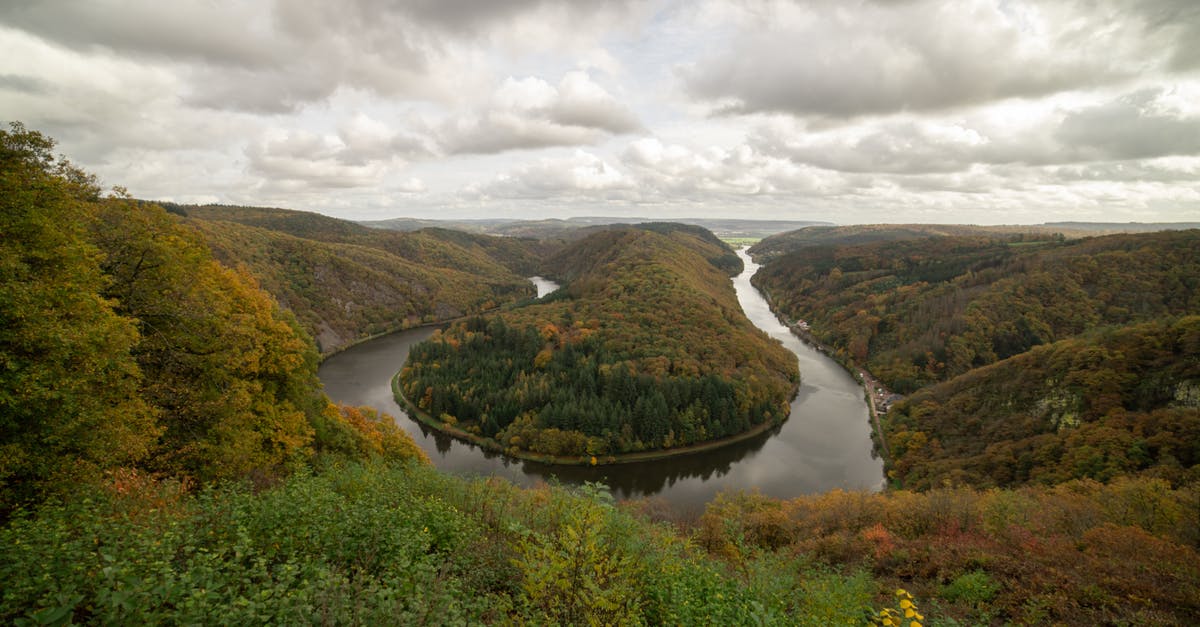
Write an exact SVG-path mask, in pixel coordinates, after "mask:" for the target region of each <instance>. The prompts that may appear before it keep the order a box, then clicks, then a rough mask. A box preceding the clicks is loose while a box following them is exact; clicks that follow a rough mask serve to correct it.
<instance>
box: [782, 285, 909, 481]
mask: <svg viewBox="0 0 1200 627" xmlns="http://www.w3.org/2000/svg"><path fill="white" fill-rule="evenodd" d="M759 292H760V293H761V294H762V296H763V300H765V301H766V302H767V306H768V307H769V308H770V309H771V313H773V314H775V317H776V318H777V319H778V320H779V321H780V322H781V323H782V324H783V325H784V326H786V327H787V328H788V330H789V331H791V333H792V335H794V336H796V337H797V338H798V339H799V340H800V341H801V342H804V343H805V344H807V345H809V346H811V347H812V348H813V349H814V350H816V351H817V352H819V353H821V354H822V355H825V356H826V357H828V358H829V359H831V360H833V361H834V362H835V363H837V364H838V365H839V366H841V367H842V368H844V369H845V370H846V372H848V373H849V374H850V375H851V376H852V377H854V379H855V380H856V381H858V382H859V384H860V385H861V386H862V391H863V398H864V399H865V400H866V402H867V414H868V416H869V417H870V421H871V435H872V438H871V439H872V441H873V442H874V443H875V446H876V450H877V451H878V452H879V453H880V454H881V455H882V456H883V459H884V461H886V462H890V461H891V459H892V454H891V449H890V448H888V443H887V438H886V437H885V436H884V432H883V424H882V422H881V421H880V414H881V413H882V414H886V413H887V404H890V402H891V399H892V398H893V397H894V396H895V395H894V394H892V393H891V392H890V391H888V389H887V388H886V387H884V385H883V384H882V383H881V382H880V381H879V380H878V379H876V378H875V377H874V376H872V375H871V373H870V372H868V371H867V369H866V368H865V367H862V366H860V365H858V364H856V363H854V361H853V360H851V359H849V358H848V357H846V356H845V355H844V354H842V353H839V352H838V351H834V350H830V348H829V347H827V346H825V345H824V344H822V343H821V342H820V341H819V340H817V338H816V336H814V335H813V334H812V330H811V329H809V327H808V324H806V323H805V322H804V321H796V322H792V321H791V320H789V319H788V317H787V316H786V315H784V313H783V312H782V311H780V310H779V309H778V308H777V307H776V306H775V300H774V299H773V298H771V295H770V294H769V293H768V292H766V291H763V290H759ZM877 396H878V397H879V402H878V403H877V402H876V397H877ZM885 402H886V403H887V404H885Z"/></svg>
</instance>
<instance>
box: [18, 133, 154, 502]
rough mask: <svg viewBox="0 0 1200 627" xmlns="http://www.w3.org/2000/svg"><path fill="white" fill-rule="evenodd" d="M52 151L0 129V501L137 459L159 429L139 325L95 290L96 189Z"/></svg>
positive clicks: (38, 493)
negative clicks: (144, 389) (91, 236)
mask: <svg viewBox="0 0 1200 627" xmlns="http://www.w3.org/2000/svg"><path fill="white" fill-rule="evenodd" d="M53 147H54V142H53V141H52V140H50V139H49V138H47V137H45V136H43V135H42V134H40V133H38V132H36V131H28V130H26V129H25V128H24V127H23V126H22V125H20V124H18V123H13V124H12V125H10V130H9V131H2V130H0V508H7V507H9V506H11V505H13V504H15V503H18V502H22V501H29V500H32V499H36V498H40V497H42V496H45V495H46V494H48V493H52V492H57V491H61V490H64V489H66V488H67V487H69V486H70V485H72V484H73V483H74V482H77V481H80V480H85V479H88V478H94V477H96V476H98V475H99V474H100V472H102V471H103V470H106V469H110V468H114V467H116V466H120V465H123V464H130V463H133V462H136V461H138V460H141V459H142V458H144V457H145V455H146V454H147V453H148V451H149V450H150V447H151V445H152V444H153V443H154V442H155V440H156V439H157V436H158V433H159V430H158V429H157V427H156V426H155V424H154V416H155V412H154V411H153V410H152V409H151V408H150V406H149V405H148V404H147V403H145V402H144V401H143V400H142V399H141V398H140V397H139V396H138V394H137V390H138V386H139V384H140V383H141V382H142V380H143V379H142V374H141V371H140V370H139V368H138V366H137V363H136V362H135V360H134V358H133V356H132V355H131V353H130V350H131V348H132V347H133V346H134V345H135V344H136V343H137V341H138V338H139V336H138V332H137V329H136V328H135V326H134V322H133V321H132V320H130V319H129V318H126V317H123V316H120V315H118V314H117V313H116V312H115V311H114V310H113V305H112V302H111V301H109V300H108V299H106V298H104V297H103V296H102V295H101V294H100V292H99V290H101V289H103V288H104V287H105V286H107V285H108V280H107V278H106V277H105V276H104V274H103V273H102V272H101V269H100V260H101V255H100V252H99V251H98V250H97V249H96V248H95V247H94V246H92V245H91V244H90V243H89V242H88V241H87V238H86V231H85V229H84V224H85V218H86V215H87V213H88V212H89V210H90V208H91V206H92V203H94V202H95V200H96V199H97V197H98V196H99V189H98V188H97V186H96V184H95V181H94V179H92V177H90V176H88V175H86V174H85V173H83V172H82V171H81V170H78V169H77V168H75V167H74V166H72V165H71V164H70V163H68V162H67V161H65V160H62V159H55V158H54V157H53V156H52V154H51V150H52V149H53Z"/></svg>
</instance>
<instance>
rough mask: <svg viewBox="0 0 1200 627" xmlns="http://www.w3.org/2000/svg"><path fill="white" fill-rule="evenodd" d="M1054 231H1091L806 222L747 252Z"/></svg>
mask: <svg viewBox="0 0 1200 627" xmlns="http://www.w3.org/2000/svg"><path fill="white" fill-rule="evenodd" d="M1055 235H1066V236H1073V237H1082V236H1084V235H1095V233H1094V232H1090V231H1083V230H1081V229H1072V228H1069V227H1068V226H1065V225H1062V226H1039V225H1013V226H972V225H963V224H856V225H850V226H810V227H805V228H803V229H798V230H795V231H787V232H785V233H778V234H775V235H771V236H769V237H765V238H763V240H762V241H761V242H759V243H757V244H755V245H754V246H752V247H751V248H750V254H751V255H752V256H753V257H754V258H755V259H756V260H758V261H759V262H760V263H766V262H768V261H770V260H772V259H776V258H778V257H780V256H782V255H786V254H787V253H790V252H794V251H798V250H801V249H804V248H814V247H825V246H853V245H858V244H870V243H872V242H898V241H904V240H915V239H926V238H930V237H1004V238H1013V239H1018V238H1021V239H1030V240H1039V239H1049V238H1051V237H1053V236H1055Z"/></svg>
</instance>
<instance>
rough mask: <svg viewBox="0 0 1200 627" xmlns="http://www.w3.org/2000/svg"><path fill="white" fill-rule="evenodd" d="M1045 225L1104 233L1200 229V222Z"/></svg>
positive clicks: (1049, 223) (1069, 223)
mask: <svg viewBox="0 0 1200 627" xmlns="http://www.w3.org/2000/svg"><path fill="white" fill-rule="evenodd" d="M1043 226H1047V227H1050V228H1063V229H1068V230H1071V231H1100V232H1102V233H1151V232H1154V231H1184V230H1187V229H1200V222H1047V223H1045V224H1044V225H1043Z"/></svg>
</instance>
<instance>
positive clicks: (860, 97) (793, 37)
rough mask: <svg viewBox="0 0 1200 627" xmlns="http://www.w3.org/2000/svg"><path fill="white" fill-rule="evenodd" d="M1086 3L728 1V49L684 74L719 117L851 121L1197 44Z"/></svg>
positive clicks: (1130, 10) (1140, 62)
mask: <svg viewBox="0 0 1200 627" xmlns="http://www.w3.org/2000/svg"><path fill="white" fill-rule="evenodd" d="M1093 4H1095V3H1083V2H1079V3H1075V2H1068V1H1066V0H1063V1H1061V2H1038V3H1035V2H1022V1H1019V0H1015V1H1012V2H997V1H995V0H968V1H966V2H958V1H955V2H949V1H946V0H911V1H906V2H884V1H875V2H872V1H870V0H857V1H854V2H848V3H842V2H828V3H826V2H797V3H792V2H782V1H779V2H750V3H746V5H737V4H734V5H731V8H729V9H727V11H728V12H729V18H728V20H729V22H730V23H732V24H733V26H732V27H729V28H732V29H733V33H732V34H731V35H730V36H729V39H730V45H728V46H722V47H718V48H717V51H716V52H714V53H712V54H710V55H708V56H707V57H706V58H704V59H701V60H700V61H698V62H695V63H693V64H691V65H689V66H685V67H684V68H682V69H681V70H680V75H681V77H682V79H683V83H684V86H685V89H687V90H688V92H689V93H690V94H691V95H692V96H693V97H695V98H699V99H701V100H704V101H707V102H711V103H714V104H715V105H716V106H717V107H718V110H719V111H722V112H726V113H753V112H777V113H787V114H793V115H798V116H823V117H829V118H853V117H856V116H864V115H875V114H889V113H895V112H902V111H909V112H912V111H939V110H946V109H952V108H956V107H963V106H970V105H979V104H982V103H988V102H993V101H999V100H1004V99H1008V98H1035V97H1040V96H1045V95H1049V94H1055V93H1059V92H1063V91H1068V90H1074V89H1084V88H1091V87H1095V86H1099V85H1109V84H1114V83H1117V82H1121V81H1125V80H1127V79H1130V78H1133V77H1135V76H1139V75H1142V74H1144V73H1145V72H1147V71H1148V70H1151V69H1156V68H1157V69H1165V68H1168V67H1170V66H1172V65H1173V63H1174V62H1173V61H1172V59H1176V58H1177V56H1178V55H1180V54H1182V55H1184V56H1190V55H1191V54H1192V52H1190V51H1191V50H1192V49H1194V48H1195V46H1196V44H1195V43H1194V42H1193V41H1192V40H1189V39H1187V38H1186V37H1185V35H1184V31H1186V30H1188V29H1180V28H1176V27H1173V26H1170V25H1159V26H1152V25H1151V24H1150V21H1149V19H1148V18H1147V17H1146V16H1145V15H1144V14H1142V13H1139V9H1137V8H1136V7H1137V3H1133V2H1128V3H1122V2H1116V1H1112V2H1105V1H1104V0H1101V2H1100V4H1101V5H1102V6H1101V7H1100V8H1102V9H1106V10H1097V8H1096V7H1094V6H1092V5H1093ZM1158 4H1161V5H1164V6H1165V5H1167V4H1169V3H1168V2H1165V1H1163V2H1159V3H1158ZM751 7H752V8H753V10H752V9H751ZM1179 11H1188V12H1189V13H1190V12H1191V11H1189V10H1187V9H1183V8H1179V9H1178V10H1177V12H1179ZM1162 14H1163V15H1169V14H1170V12H1164V13H1162ZM1117 17H1120V18H1123V19H1114V18H1117Z"/></svg>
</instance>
